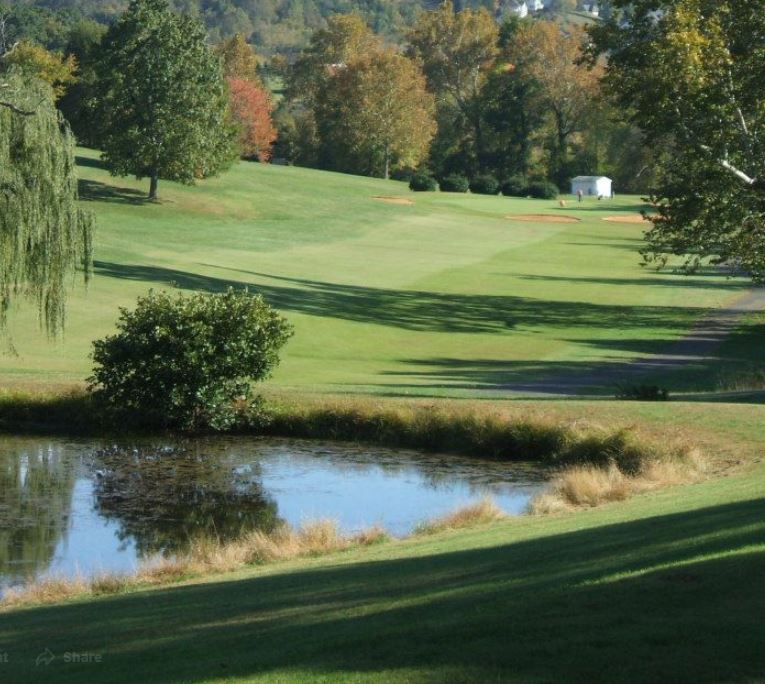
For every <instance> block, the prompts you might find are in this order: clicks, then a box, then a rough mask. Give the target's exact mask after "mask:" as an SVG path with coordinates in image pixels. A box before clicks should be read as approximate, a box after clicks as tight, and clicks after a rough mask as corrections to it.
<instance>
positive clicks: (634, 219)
mask: <svg viewBox="0 0 765 684" xmlns="http://www.w3.org/2000/svg"><path fill="white" fill-rule="evenodd" d="M603 220H604V221H610V222H611V223H643V222H644V221H645V219H644V218H643V215H642V214H625V215H624V216H606V217H605V218H604V219H603Z"/></svg>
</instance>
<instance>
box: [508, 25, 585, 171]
mask: <svg viewBox="0 0 765 684" xmlns="http://www.w3.org/2000/svg"><path fill="white" fill-rule="evenodd" d="M585 37H586V34H585V33H584V31H583V30H582V29H580V28H578V27H575V26H571V27H567V28H566V29H565V30H564V29H562V28H561V27H560V25H559V24H557V23H555V22H550V21H536V22H533V23H529V24H526V25H524V26H523V27H522V28H521V29H520V30H519V31H518V33H517V35H516V36H515V40H514V42H513V45H512V48H511V51H512V53H513V54H514V61H515V65H516V69H517V73H518V76H519V78H530V79H532V80H533V82H534V83H535V84H536V86H537V87H536V89H535V92H536V98H537V99H538V101H539V105H540V110H541V111H547V112H549V113H550V115H551V118H552V123H553V130H554V143H553V145H552V150H551V152H552V160H551V165H550V166H551V169H550V171H551V175H552V176H553V177H554V178H555V180H556V182H557V183H558V184H559V185H563V184H564V183H565V182H566V181H567V180H568V178H567V173H568V170H567V162H568V157H569V142H570V139H571V136H572V135H573V134H574V133H576V132H578V131H581V130H582V129H583V128H584V127H585V124H586V121H587V116H588V114H589V113H591V112H593V111H594V110H595V107H596V104H597V99H598V96H599V77H600V66H599V64H597V63H594V64H593V65H592V66H591V68H587V67H586V66H584V65H582V64H581V63H580V62H581V57H582V47H583V45H584V43H585Z"/></svg>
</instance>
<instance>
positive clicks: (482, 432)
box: [0, 390, 693, 474]
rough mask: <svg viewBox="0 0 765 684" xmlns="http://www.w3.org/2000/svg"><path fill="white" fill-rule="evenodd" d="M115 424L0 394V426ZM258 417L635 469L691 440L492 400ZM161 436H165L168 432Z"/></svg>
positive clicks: (304, 434)
mask: <svg viewBox="0 0 765 684" xmlns="http://www.w3.org/2000/svg"><path fill="white" fill-rule="evenodd" d="M120 420H121V421H122V423H114V422H113V421H112V420H111V419H110V418H109V417H108V416H106V415H105V414H104V413H103V412H102V411H101V410H100V409H99V407H98V405H97V404H96V403H95V402H94V400H93V399H92V398H91V396H90V395H89V394H87V393H86V392H83V391H77V390H75V391H71V392H69V393H66V394H59V393H55V392H49V393H42V394H29V393H21V392H6V393H4V394H0V430H3V431H6V432H13V433H21V432H38V433H51V432H65V433H68V434H78V435H93V436H99V435H114V434H120V433H121V432H122V433H125V426H128V429H129V426H130V421H129V420H125V418H124V417H123V416H121V417H120ZM264 420H265V422H264V423H263V424H262V425H258V426H257V427H255V428H252V429H250V428H243V429H242V430H240V431H239V433H240V434H241V433H242V432H244V433H245V434H246V433H247V432H251V433H252V434H257V435H273V436H278V437H298V438H307V439H321V440H339V441H352V442H367V443H371V444H379V445H381V446H387V447H394V448H395V447H401V448H407V449H421V450H427V451H437V452H443V453H457V454H464V455H468V456H478V457H481V458H486V459H493V460H500V461H538V462H542V463H545V464H548V465H556V466H566V465H573V464H589V465H594V466H599V467H605V466H609V465H616V466H617V467H618V468H619V469H620V470H621V471H622V472H624V473H627V474H634V473H636V472H638V471H639V470H640V468H641V467H642V465H643V464H645V463H646V462H648V461H651V460H656V459H659V460H672V459H675V458H682V457H683V455H684V454H685V453H687V452H688V451H689V450H691V449H692V447H693V445H692V444H690V443H689V442H687V440H683V439H680V438H675V439H667V438H666V436H664V437H663V438H662V439H661V440H659V439H656V438H654V437H653V436H652V435H650V434H649V433H648V432H647V431H645V430H641V429H640V428H639V427H637V426H635V425H634V424H633V425H629V426H627V425H619V424H618V423H611V424H607V423H601V424H597V423H591V422H588V421H581V420H579V421H570V420H565V419H562V418H560V417H556V415H555V413H554V412H550V413H547V414H544V413H540V412H538V411H537V412H535V411H523V410H520V411H518V410H512V409H511V410H506V409H505V410H503V408H502V407H501V406H499V405H496V404H494V403H490V402H485V403H470V402H439V403H436V404H433V403H428V402H422V401H395V400H371V399H364V398H350V399H347V398H346V399H339V398H332V397H322V398H316V397H313V398H309V399H304V398H301V399H295V398H292V399H288V398H286V397H285V396H284V395H281V396H278V397H273V398H271V400H270V401H269V402H268V403H267V408H266V416H265V418H264ZM169 438H172V437H171V436H170V437H169Z"/></svg>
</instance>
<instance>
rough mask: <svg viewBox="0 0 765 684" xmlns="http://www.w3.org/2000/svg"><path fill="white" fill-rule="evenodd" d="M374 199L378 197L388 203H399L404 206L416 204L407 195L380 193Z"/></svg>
mask: <svg viewBox="0 0 765 684" xmlns="http://www.w3.org/2000/svg"><path fill="white" fill-rule="evenodd" d="M372 199H376V200H377V201H378V202H385V203H386V204H398V205H400V206H404V207H410V206H412V205H413V204H414V202H413V201H412V200H410V199H407V198H406V197H387V196H384V195H378V196H375V197H373V198H372Z"/></svg>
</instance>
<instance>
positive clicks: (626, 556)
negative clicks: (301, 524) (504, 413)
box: [0, 442, 765, 684]
mask: <svg viewBox="0 0 765 684" xmlns="http://www.w3.org/2000/svg"><path fill="white" fill-rule="evenodd" d="M759 444H760V447H761V446H762V442H759ZM764 502H765V472H763V468H762V466H758V467H757V468H756V469H755V470H754V471H752V470H749V471H748V472H747V473H745V474H743V473H742V474H740V475H737V476H732V477H727V478H720V479H715V480H710V481H707V482H704V483H701V484H698V485H692V486H687V487H683V488H681V489H677V488H674V489H670V490H665V491H661V492H653V493H650V494H646V495H642V496H639V497H636V498H634V499H631V500H630V501H627V502H622V503H619V504H615V505H608V506H604V507H601V508H598V509H592V510H587V511H581V512H577V513H573V514H567V515H563V516H552V517H542V518H536V517H527V518H519V519H515V520H511V521H507V522H501V521H500V522H494V523H492V524H490V525H484V526H480V527H478V528H474V529H471V530H467V531H460V532H444V533H438V534H434V535H430V536H426V537H419V538H413V539H411V540H407V541H403V542H399V543H395V544H381V545H377V546H372V547H368V548H364V549H358V550H353V549H351V550H346V551H342V552H340V553H336V554H333V555H330V556H326V557H321V558H308V559H306V558H303V559H297V560H293V561H287V562H284V563H277V564H275V565H271V566H264V567H260V568H248V569H245V570H241V571H238V572H235V573H232V574H230V575H225V576H218V577H213V578H207V579H205V580H201V581H200V580H195V581H192V582H188V583H186V584H183V585H181V586H175V587H171V588H165V589H155V590H150V591H148V592H144V591H141V592H137V593H130V594H125V595H118V596H106V597H102V598H98V599H93V600H88V601H77V602H73V603H68V604H64V605H57V606H49V607H41V608H34V609H25V610H21V611H16V612H12V613H7V614H4V615H3V618H2V621H0V644H2V649H3V650H4V652H7V653H8V662H7V663H5V664H4V665H3V666H2V667H3V668H4V669H3V677H4V678H6V677H7V678H8V681H36V679H35V678H36V677H42V676H44V677H45V680H46V681H55V682H75V681H83V680H84V679H87V681H89V682H93V683H98V682H102V681H103V682H110V683H118V682H132V681H142V682H147V683H148V684H151V683H152V682H175V681H177V682H180V681H184V682H222V681H227V682H233V681H236V682H239V681H242V682H243V681H259V682H260V681H263V682H280V683H282V682H308V681H310V682H316V681H325V682H335V681H354V682H359V681H364V682H366V681H370V682H371V681H374V682H380V681H384V682H433V681H451V682H474V681H510V682H561V681H565V682H608V683H609V684H610V683H611V682H614V681H619V682H641V683H643V682H666V681H673V682H689V683H690V682H693V683H694V684H696V683H699V682H709V683H712V682H714V683H719V682H722V681H725V682H741V683H742V684H743V683H744V682H753V681H759V680H760V679H761V678H762V676H763V674H764V673H765V659H763V656H762V655H761V654H762V649H761V648H760V644H761V643H762V640H763V638H765V627H763V624H762V620H761V619H760V618H761V614H762V609H763V607H765V590H763V588H762V582H761V581H760V578H761V576H762V573H763V571H765V553H764V552H765V545H763V538H765V537H764V535H765V524H764V523H763V520H765V503H764ZM45 648H49V649H50V651H51V652H52V653H53V654H54V655H55V656H56V660H54V661H53V662H52V663H51V664H50V665H49V666H48V667H47V668H46V669H45V672H44V673H41V672H40V670H39V669H36V668H35V665H34V660H35V658H36V656H37V655H38V654H39V653H41V652H43V650H44V649H45ZM72 652H76V653H88V654H92V655H99V656H100V662H80V663H75V662H66V661H65V660H64V654H66V653H72Z"/></svg>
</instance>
